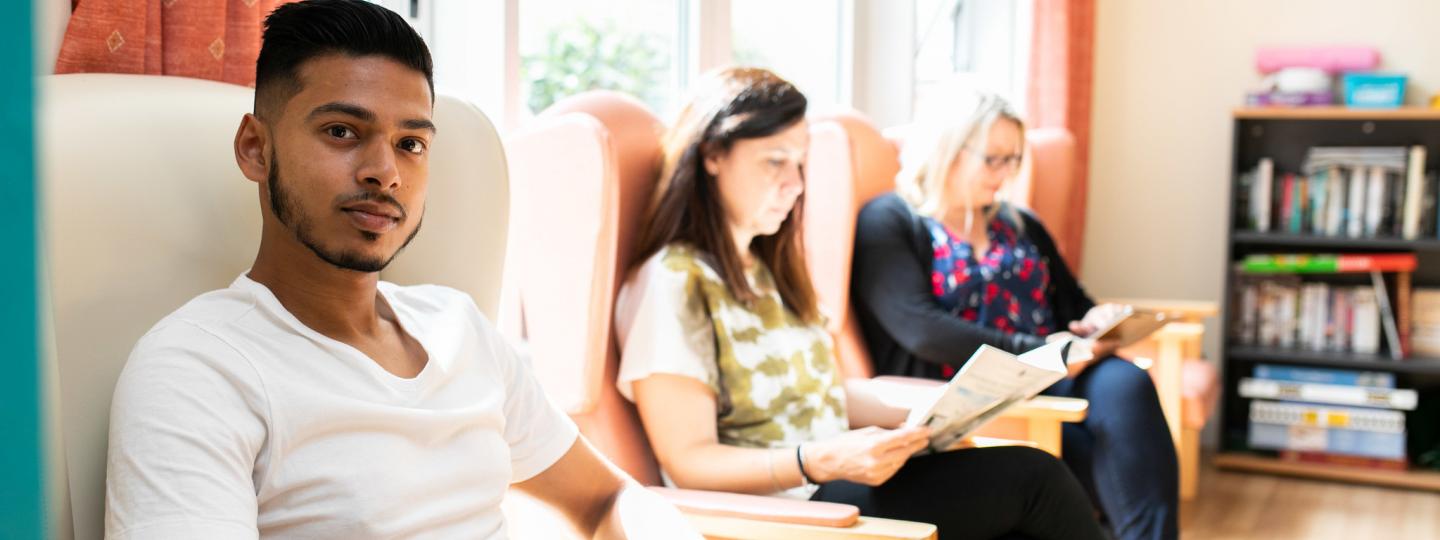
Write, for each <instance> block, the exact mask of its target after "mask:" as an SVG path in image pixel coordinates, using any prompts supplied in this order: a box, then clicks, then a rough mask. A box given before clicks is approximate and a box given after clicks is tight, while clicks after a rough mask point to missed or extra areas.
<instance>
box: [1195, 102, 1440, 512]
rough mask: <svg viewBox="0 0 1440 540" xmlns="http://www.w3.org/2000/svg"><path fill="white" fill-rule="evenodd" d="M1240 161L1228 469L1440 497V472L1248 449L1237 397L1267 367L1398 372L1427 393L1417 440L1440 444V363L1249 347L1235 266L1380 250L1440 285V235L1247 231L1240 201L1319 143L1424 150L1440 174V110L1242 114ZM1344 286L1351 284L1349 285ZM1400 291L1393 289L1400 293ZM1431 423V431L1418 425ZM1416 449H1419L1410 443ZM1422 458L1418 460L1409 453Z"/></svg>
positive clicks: (1233, 183) (1226, 403) (1226, 409)
mask: <svg viewBox="0 0 1440 540" xmlns="http://www.w3.org/2000/svg"><path fill="white" fill-rule="evenodd" d="M1232 116H1233V122H1234V141H1233V144H1234V146H1233V152H1232V157H1233V162H1232V166H1231V170H1230V187H1231V191H1230V193H1231V197H1230V212H1229V215H1228V219H1227V221H1226V230H1227V234H1226V239H1227V242H1226V249H1227V253H1226V258H1225V269H1224V272H1225V276H1226V277H1225V298H1224V302H1225V308H1224V315H1223V319H1222V320H1223V322H1224V327H1223V335H1224V339H1223V340H1222V344H1221V351H1220V354H1221V358H1222V361H1223V363H1224V370H1223V373H1224V375H1223V384H1224V392H1223V394H1222V395H1223V397H1222V399H1221V405H1220V416H1219V419H1220V429H1221V440H1220V449H1221V453H1220V455H1218V456H1216V458H1215V464H1216V465H1217V466H1219V467H1221V468H1227V469H1237V470H1249V471H1260V472H1268V473H1276V474H1286V475H1295V476H1305V477H1313V478H1322V479H1330V480H1337V481H1348V482H1363V483H1372V484H1378V485H1386V486H1393V487H1400V488H1409V489H1423V490H1430V491H1440V471H1430V470H1420V469H1416V468H1414V467H1413V466H1412V468H1411V470H1409V471H1404V472H1398V471H1385V470H1378V469H1366V468H1349V467H1340V466H1332V465H1321V464H1309V463H1296V462H1288V461H1283V460H1281V459H1279V458H1278V457H1276V453H1275V452H1269V451H1264V450H1251V449H1250V448H1249V447H1248V445H1247V441H1246V439H1247V434H1248V428H1249V411H1250V401H1251V400H1249V399H1246V398H1242V397H1240V396H1239V394H1238V392H1237V391H1236V390H1237V388H1238V386H1239V382H1240V380H1241V379H1243V378H1245V377H1248V376H1250V375H1251V374H1252V373H1253V367H1254V366H1255V365H1256V364H1259V363H1269V364H1281V365H1284V364H1291V365H1299V366H1311V367H1325V368H1341V369H1352V370H1366V371H1384V372H1391V373H1394V374H1395V377H1396V385H1397V386H1398V387H1402V388H1413V389H1416V390H1417V391H1418V392H1419V393H1420V405H1419V407H1418V408H1417V409H1416V411H1415V412H1413V413H1407V422H1406V428H1407V433H1408V437H1410V438H1414V437H1417V436H1419V437H1424V438H1431V437H1437V438H1440V421H1436V420H1434V419H1436V418H1440V415H1437V414H1435V413H1437V412H1440V358H1409V359H1406V360H1400V361H1395V360H1391V359H1389V357H1388V356H1384V355H1383V353H1382V355H1363V354H1354V353H1333V352H1313V351H1304V350H1289V349H1275V348H1265V347H1255V346H1247V345H1242V344H1240V343H1238V342H1237V341H1236V340H1235V339H1234V336H1232V330H1231V329H1232V326H1233V325H1232V320H1233V317H1236V316H1238V315H1239V313H1238V310H1239V308H1238V306H1235V305H1233V304H1234V299H1235V298H1234V297H1235V294H1234V293H1235V287H1236V278H1235V274H1234V272H1233V270H1232V267H1233V265H1234V264H1235V262H1237V261H1239V260H1241V259H1243V258H1244V257H1245V256H1246V255H1249V254H1252V253H1367V252H1370V253H1375V252H1411V253H1415V254H1416V255H1417V257H1418V259H1419V263H1420V264H1419V268H1418V269H1417V270H1416V272H1415V273H1414V285H1415V286H1416V287H1440V238H1436V237H1435V236H1430V237H1426V238H1421V239H1415V240H1404V239H1400V238H1336V237H1325V236H1312V235H1296V234H1284V233H1269V232H1255V231H1251V230H1249V229H1247V228H1246V227H1245V215H1244V213H1245V211H1246V210H1245V208H1243V207H1241V205H1240V204H1239V195H1240V194H1241V190H1242V189H1244V188H1242V187H1241V186H1240V185H1239V183H1238V179H1239V177H1240V175H1241V174H1242V173H1243V172H1246V171H1249V170H1252V169H1254V168H1255V166H1256V164H1258V163H1259V161H1260V159H1261V158H1263V157H1268V158H1271V159H1272V160H1274V163H1275V171H1276V176H1277V178H1278V176H1279V174H1280V173H1283V172H1298V171H1299V170H1300V168H1301V165H1302V163H1303V161H1304V159H1305V154H1306V151H1307V150H1308V149H1309V148H1310V147H1312V146H1411V145H1417V144H1419V145H1424V146H1425V147H1426V150H1427V157H1426V164H1425V169H1426V170H1427V171H1431V170H1440V110H1434V109H1420V108H1402V109H1391V110H1366V109H1351V108H1345V107H1314V108H1242V109H1236V110H1235V111H1234V112H1233V115H1232ZM1340 279H1341V281H1342V282H1343V278H1340ZM1391 292H1392V294H1393V292H1394V291H1393V287H1392V291H1391ZM1421 418H1430V419H1432V420H1431V421H1429V422H1424V423H1425V424H1427V425H1420V422H1417V419H1421ZM1409 446H1410V448H1411V449H1412V451H1413V449H1414V448H1415V444H1413V443H1412V444H1410V445H1409ZM1410 457H1411V460H1412V465H1413V460H1414V457H1415V456H1414V455H1412V456H1410Z"/></svg>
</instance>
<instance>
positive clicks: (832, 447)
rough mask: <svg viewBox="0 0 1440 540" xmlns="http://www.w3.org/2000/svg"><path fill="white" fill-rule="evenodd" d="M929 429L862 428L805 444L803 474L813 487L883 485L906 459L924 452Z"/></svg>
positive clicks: (927, 441) (928, 438)
mask: <svg viewBox="0 0 1440 540" xmlns="http://www.w3.org/2000/svg"><path fill="white" fill-rule="evenodd" d="M929 441H930V428H928V427H923V426H922V427H916V426H907V427H902V428H898V429H884V428H878V427H866V428H861V429H857V430H853V431H848V432H845V433H843V434H841V435H838V436H836V437H832V438H829V439H825V440H822V441H815V442H811V443H805V448H804V452H805V472H806V473H807V474H809V475H810V478H811V479H813V480H814V481H815V482H817V483H821V484H823V483H825V482H830V481H833V480H848V481H851V482H855V483H857V484H864V485H867V486H878V485H880V484H884V483H885V481H887V480H889V479H890V477H891V476H894V475H895V472H896V471H899V470H900V467H901V466H903V465H905V461H906V460H907V459H910V456H912V455H915V453H916V452H919V451H920V450H922V449H924V448H925V445H926V444H928V443H929Z"/></svg>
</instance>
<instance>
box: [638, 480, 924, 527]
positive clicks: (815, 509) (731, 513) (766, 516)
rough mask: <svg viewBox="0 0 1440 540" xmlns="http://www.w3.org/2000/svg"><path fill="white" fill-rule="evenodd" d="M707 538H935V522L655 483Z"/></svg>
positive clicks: (809, 502) (830, 504)
mask: <svg viewBox="0 0 1440 540" xmlns="http://www.w3.org/2000/svg"><path fill="white" fill-rule="evenodd" d="M650 489H651V490H652V491H654V492H656V493H659V494H660V495H661V496H662V497H665V499H666V500H668V501H670V503H671V504H674V505H675V507H676V508H679V509H680V511H681V512H682V513H684V514H685V517H687V518H689V519H690V522H691V523H693V524H694V525H695V527H696V528H697V529H699V530H700V534H703V535H705V537H707V538H716V537H718V538H750V539H768V538H775V539H787V540H788V539H791V538H812V539H827V540H828V539H841V538H845V539H850V538H856V539H860V538H866V539H868V538H874V539H902V538H914V539H921V538H934V537H935V534H936V531H935V526H934V525H931V524H928V523H916V522H910V521H899V520H891V519H880V518H870V517H861V516H860V511H859V509H857V508H855V507H854V506H851V505H848V504H835V503H826V502H815V501H797V500H791V499H781V498H778V497H765V496H760V495H743V494H738V493H722V492H715V491H699V490H689V489H674V488H662V487H652V488H650Z"/></svg>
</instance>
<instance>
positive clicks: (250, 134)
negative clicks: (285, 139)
mask: <svg viewBox="0 0 1440 540" xmlns="http://www.w3.org/2000/svg"><path fill="white" fill-rule="evenodd" d="M271 144H272V143H271V141H270V130H268V129H266V128H265V121H264V120H261V119H260V117H258V116H255V115H253V114H249V113H247V114H246V115H245V117H244V118H241V119H240V129H238V130H236V131H235V164H236V165H239V166H240V172H241V173H242V174H244V175H245V178H248V179H250V181H251V182H256V183H260V184H263V183H265V180H266V179H267V178H269V176H270V156H271V155H272V154H273V152H272V151H271V148H270V147H271Z"/></svg>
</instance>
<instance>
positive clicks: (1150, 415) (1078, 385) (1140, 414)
mask: <svg viewBox="0 0 1440 540" xmlns="http://www.w3.org/2000/svg"><path fill="white" fill-rule="evenodd" d="M1044 393H1045V394H1046V395H1051V396H1066V397H1077V398H1085V399H1087V400H1089V401H1090V411H1089V413H1088V414H1087V415H1086V417H1085V421H1084V422H1081V423H1079V424H1065V428H1064V433H1063V435H1062V439H1061V456H1062V457H1063V458H1064V460H1065V463H1066V464H1068V465H1069V466H1070V470H1072V471H1074V472H1075V476H1076V477H1077V478H1079V479H1080V483H1081V484H1084V486H1085V489H1086V491H1087V492H1088V493H1089V494H1090V496H1091V497H1093V498H1094V499H1095V500H1096V501H1097V502H1099V503H1100V509H1101V510H1102V511H1103V512H1104V513H1105V516H1106V517H1107V518H1108V519H1109V521H1110V524H1111V526H1112V527H1113V528H1114V529H1115V535H1116V537H1117V538H1119V539H1121V540H1139V539H1171V538H1176V537H1177V536H1178V535H1179V532H1178V529H1179V523H1178V522H1179V514H1178V512H1179V508H1180V502H1179V497H1180V494H1179V489H1180V488H1179V476H1180V473H1179V465H1178V463H1177V460H1176V457H1175V443H1174V442H1173V441H1172V440H1171V439H1170V428H1169V426H1168V425H1166V423H1165V413H1164V412H1163V411H1162V410H1161V409H1160V398H1159V397H1158V396H1157V395H1156V394H1155V385H1154V383H1152V382H1151V380H1150V375H1149V374H1147V373H1145V371H1144V370H1141V369H1140V368H1138V367H1135V364H1132V363H1130V362H1129V361H1127V360H1125V359H1122V358H1118V357H1113V356H1112V357H1110V358H1105V359H1103V360H1100V361H1098V362H1096V363H1095V365H1093V366H1090V368H1089V369H1086V370H1085V371H1084V372H1083V373H1081V374H1080V376H1079V377H1076V378H1075V379H1065V380H1062V381H1060V382H1058V383H1055V385H1054V386H1051V387H1050V388H1049V389H1047V390H1045V392H1044Z"/></svg>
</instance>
